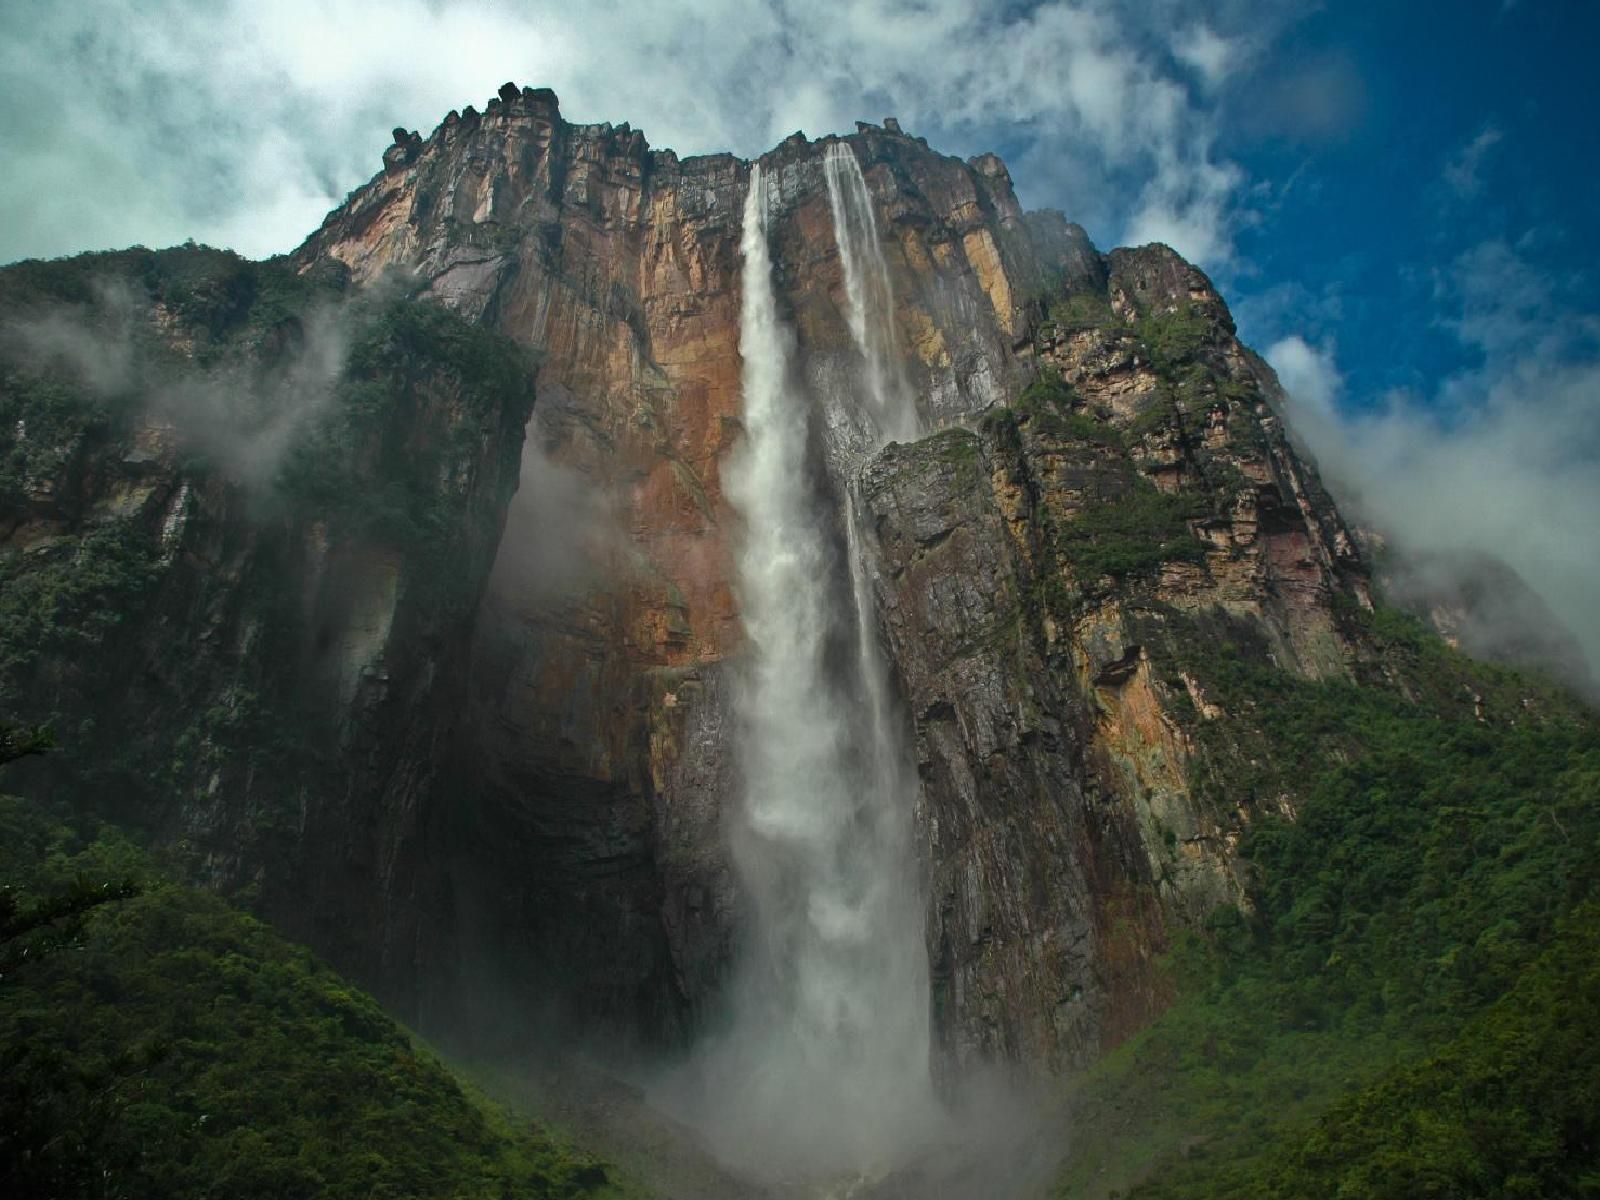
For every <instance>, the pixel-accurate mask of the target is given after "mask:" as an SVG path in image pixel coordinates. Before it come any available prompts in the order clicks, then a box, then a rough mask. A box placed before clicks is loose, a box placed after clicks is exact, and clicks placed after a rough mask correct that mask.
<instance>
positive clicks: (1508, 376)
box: [1267, 240, 1600, 673]
mask: <svg viewBox="0 0 1600 1200" xmlns="http://www.w3.org/2000/svg"><path fill="white" fill-rule="evenodd" d="M1437 293H1438V299H1439V301H1440V303H1441V304H1442V305H1443V306H1444V308H1445V310H1446V311H1447V313H1448V314H1449V315H1448V316H1446V317H1445V318H1443V320H1442V322H1441V323H1442V324H1444V325H1445V326H1446V327H1447V328H1449V329H1450V330H1451V331H1453V332H1454V334H1455V335H1456V337H1458V338H1459V339H1460V340H1461V342H1462V343H1463V345H1464V346H1466V347H1468V348H1469V349H1472V350H1475V351H1476V352H1477V354H1478V356H1479V358H1480V360H1481V365H1479V366H1477V367H1475V368H1473V369H1470V370H1467V371H1463V372H1460V373H1458V374H1456V375H1453V376H1451V377H1449V378H1447V379H1445V380H1444V381H1442V382H1441V383H1440V384H1439V386H1438V388H1437V390H1436V392H1435V393H1434V394H1431V395H1418V394H1415V393H1411V392H1395V393H1391V394H1390V395H1388V396H1387V397H1384V398H1383V400H1382V402H1381V403H1380V404H1379V405H1377V406H1376V407H1373V408H1370V409H1364V410H1354V411H1352V410H1350V409H1349V408H1348V406H1347V405H1346V404H1345V398H1344V396H1343V380H1342V377H1341V374H1340V371H1339V368H1338V364H1337V361H1336V355H1335V351H1334V348H1333V346H1332V345H1331V344H1323V345H1314V344H1312V343H1310V342H1308V341H1307V340H1306V339H1305V338H1303V337H1301V336H1298V335H1294V336H1290V337H1286V338H1284V339H1282V340H1280V341H1278V342H1277V343H1275V344H1274V345H1273V346H1272V347H1271V348H1270V349H1269V350H1268V351H1267V358H1268V361H1270V362H1271V363H1272V365H1273V366H1274V367H1275V368H1276V369H1277V371H1278V374H1279V376H1280V378H1281V379H1282V381H1283V384H1284V386H1285V388H1286V389H1287V390H1288V392H1289V394H1290V398H1291V403H1292V407H1291V411H1290V419H1291V421H1292V423H1293V426H1294V428H1295V430H1296V431H1297V432H1298V433H1299V434H1300V436H1301V437H1302V438H1303V439H1304V440H1305V441H1306V443H1307V444H1308V446H1309V448H1310V449H1311V451H1312V453H1313V454H1314V455H1315V457H1316V458H1317V460H1318V462H1319V464H1320V466H1321V467H1322V470H1323V473H1324V474H1325V475H1326V476H1327V477H1328V479H1329V482H1330V484H1331V485H1332V486H1333V488H1334V491H1335V494H1336V495H1337V496H1339V498H1340V499H1341V501H1342V502H1344V503H1345V504H1346V505H1347V506H1349V507H1351V508H1353V509H1354V510H1355V511H1356V515H1357V516H1358V517H1360V518H1361V519H1362V520H1364V521H1366V522H1368V523H1370V524H1371V525H1373V526H1375V527H1376V528H1377V529H1378V530H1379V531H1380V532H1382V533H1384V534H1385V535H1386V536H1387V537H1389V538H1390V539H1391V540H1392V542H1393V543H1394V546H1395V548H1396V549H1397V550H1398V551H1399V552H1400V553H1401V554H1402V555H1406V554H1422V553H1424V552H1426V553H1431V554H1437V553H1439V552H1455V553H1458V554H1460V555H1463V556H1471V555H1475V554H1487V555H1490V556H1492V557H1494V558H1497V559H1499V560H1501V561H1503V562H1504V563H1506V564H1507V565H1509V566H1510V567H1511V568H1512V569H1513V570H1515V571H1516V572H1517V573H1518V574H1519V575H1520V576H1521V577H1522V579H1523V580H1524V581H1525V582H1526V583H1527V584H1528V585H1529V586H1530V587H1532V588H1533V590H1534V591H1535V592H1536V593H1537V594H1538V595H1539V596H1540V597H1541V598H1542V599H1543V600H1544V602H1545V604H1546V605H1548V607H1549V608H1550V610H1551V611H1552V612H1553V613H1554V614H1555V616H1556V618H1557V619H1558V620H1559V621H1561V622H1562V623H1563V624H1564V625H1565V626H1566V627H1567V629H1568V630H1570V631H1571V633H1572V634H1573V636H1574V637H1576V639H1577V640H1578V642H1579V643H1580V644H1581V645H1582V648H1583V650H1584V652H1585V654H1586V655H1587V657H1588V660H1589V665H1590V671H1591V672H1592V673H1600V672H1597V668H1600V604H1597V603H1596V597H1600V519H1597V514H1600V315H1596V314H1592V313H1586V312H1581V311H1572V310H1571V309H1568V308H1566V307H1564V306H1563V304H1562V302H1561V300H1560V298H1559V296H1558V295H1557V293H1556V291H1555V289H1554V288H1553V286H1552V284H1551V283H1550V281H1549V280H1548V279H1546V278H1545V277H1544V276H1542V275H1541V274H1540V273H1538V272H1536V271H1535V270H1534V269H1533V268H1532V267H1531V266H1530V265H1529V264H1528V263H1527V261H1526V260H1525V259H1524V257H1523V256H1522V255H1520V254H1519V253H1518V251H1517V249H1516V248H1515V247H1513V246H1511V245H1508V244H1507V243H1505V242H1502V241H1498V240H1491V241H1487V242H1483V243H1480V244H1478V245H1477V246H1475V247H1473V248H1472V249H1470V250H1468V251H1467V252H1466V253H1464V254H1462V255H1461V256H1460V257H1458V258H1457V259H1456V260H1455V262H1454V263H1453V264H1451V266H1450V267H1449V269H1448V270H1446V271H1444V272H1442V273H1441V274H1440V277H1439V280H1438V283H1437Z"/></svg>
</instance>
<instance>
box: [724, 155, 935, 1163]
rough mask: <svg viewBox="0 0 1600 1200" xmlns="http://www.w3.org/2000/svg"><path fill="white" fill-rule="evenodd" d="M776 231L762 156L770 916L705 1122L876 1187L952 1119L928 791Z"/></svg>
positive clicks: (742, 336)
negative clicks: (894, 696) (815, 407)
mask: <svg viewBox="0 0 1600 1200" xmlns="http://www.w3.org/2000/svg"><path fill="white" fill-rule="evenodd" d="M835 151H842V157H839V156H838V155H836V153H835ZM825 169H826V173H827V180H828V191H829V197H830V200H831V201H832V202H833V208H834V214H835V227H836V230H837V234H838V242H839V249H840V254H841V257H842V259H843V265H844V272H845V278H846V281H847V293H848V295H847V298H848V301H849V305H850V312H849V321H850V327H851V332H852V335H853V337H854V340H855V342H856V345H857V347H858V348H859V349H860V351H861V355H862V359H863V371H862V374H863V375H864V388H863V392H864V394H863V395H862V396H861V397H860V398H859V400H860V402H861V403H864V404H866V405H869V406H870V407H871V413H872V421H873V424H874V426H875V427H876V428H877V429H878V430H879V439H878V441H879V444H882V442H883V441H884V440H886V439H887V437H889V436H900V437H910V436H914V435H915V430H916V414H915V407H914V404H913V403H912V397H911V392H910V389H909V387H906V386H905V383H904V378H903V375H902V374H901V372H900V368H899V364H898V363H897V362H896V361H895V360H894V354H895V350H894V338H893V331H892V326H891V325H890V324H889V320H890V316H891V313H892V310H891V309H888V308H887V307H885V306H887V305H888V304H889V303H890V302H891V300H892V297H891V296H890V293H889V286H888V272H887V269H886V268H885V266H884V263H883V256H882V253H881V251H880V250H879V248H878V242H877V230H876V226H875V223H874V221H873V216H872V208H871V205H870V203H869V201H868V197H867V194H866V189H865V185H864V183H863V182H862V178H861V172H860V169H859V168H858V167H857V166H856V163H855V159H854V157H853V156H852V155H851V154H850V151H849V149H848V148H847V147H843V146H830V147H829V150H828V157H827V159H826V162H825ZM768 217H769V206H768V190H767V179H766V178H765V176H764V174H763V172H762V169H761V166H760V164H757V165H755V166H754V167H752V169H751V177H750V190H749V193H748V196H747V198H746V201H745V206H744V217H743V220H744V225H743V231H742V235H741V251H742V254H743V259H744V263H743V300H742V305H741V310H740V324H739V349H740V354H741V357H742V358H743V364H744V365H743V372H744V374H743V391H744V422H745V429H746V436H745V440H744V442H743V444H742V446H741V448H740V449H739V451H738V452H737V454H736V455H735V456H734V457H733V458H732V459H731V460H730V462H729V465H728V469H727V471H726V473H725V475H724V481H725V486H726V489H727V496H728V499H729V501H730V502H731V503H732V505H733V507H734V508H735V509H736V510H737V511H738V512H739V514H740V515H741V517H742V518H743V520H744V523H745V533H744V540H743V543H742V546H741V550H740V554H739V559H738V564H737V576H736V582H737V587H738V595H739V602H740V608H741V612H742V614H743V618H744V623H745V628H746V631H747V633H748V636H749V653H748V661H747V664H746V671H745V675H744V678H743V681H742V687H741V692H740V696H741V714H740V715H741V719H742V726H741V740H740V745H739V751H740V764H741V768H742V772H743V780H744V795H743V808H742V814H741V816H742V819H741V820H740V821H739V822H738V823H737V825H736V828H735V831H734V834H733V853H734V860H735V864H736V866H737V868H738V871H739V873H740V878H741V882H742V883H743V885H744V887H745V890H746V893H747V895H748V896H749V897H750V899H751V901H752V905H753V913H752V918H753V919H752V922H751V929H750V930H749V938H748V942H747V943H746V944H745V945H744V946H743V947H742V948H741V956H740V961H739V963H738V966H737V978H736V980H735V985H734V990H733V997H732V999H733V1012H732V1019H731V1024H730V1028H729V1029H728V1030H727V1031H726V1032H725V1033H724V1034H723V1035H722V1036H720V1037H718V1038H716V1039H714V1040H713V1041H711V1042H710V1043H709V1044H708V1046H707V1047H706V1048H705V1049H704V1052H703V1054H702V1056H701V1062H700V1067H701V1075H700V1081H701V1095H700V1098H699V1103H698V1108H699V1109H700V1116H699V1119H698V1121H697V1123H698V1124H700V1125H701V1126H702V1128H703V1129H705V1130H706V1131H707V1134H708V1136H709V1137H710V1138H711V1139H712V1142H713V1149H714V1150H715V1151H716V1152H717V1154H718V1156H719V1157H720V1158H722V1159H723V1160H724V1161H726V1162H728V1163H730V1165H734V1166H736V1167H741V1168H744V1169H747V1170H750V1171H753V1172H756V1173H758V1174H760V1175H762V1176H763V1177H766V1178H769V1179H790V1180H793V1179H801V1178H811V1179H818V1178H826V1177H834V1178H838V1177H842V1176H856V1177H871V1176H874V1175H879V1174H881V1173H884V1172H886V1171H889V1170H892V1169H895V1168H897V1167H899V1166H902V1165H904V1163H905V1162H907V1161H909V1160H910V1159H911V1158H913V1157H914V1156H916V1155H917V1154H919V1153H922V1152H925V1150H926V1148H927V1142H928V1139H929V1138H930V1137H931V1136H933V1134H934V1130H935V1129H936V1128H937V1123H938V1112H939V1106H938V1104H937V1102H936V1100H935V1097H934V1093H933V1086H932V1081H931V1077H930V1073H929V1040H928V1039H929V1030H928V965H927V954H926V950H925V947H924V944H923V900H922V896H921V894H920V889H919V886H918V881H917V871H916V864H915V856H914V852H913V848H912V821H913V808H914V805H915V802H916V782H915V776H914V773H913V772H912V771H911V770H909V769H908V765H907V756H906V753H905V748H904V741H903V735H902V734H901V732H900V730H899V725H898V723H897V721H896V719H895V713H894V710H893V708H892V705H891V699H890V689H889V683H888V678H887V671H886V667H885V663H884V660H883V657H882V653H881V651H880V649H879V646H878V643H877V638H876V636H875V632H874V631H875V629H876V622H875V620H874V619H873V616H872V602H871V597H870V592H869V588H868V582H867V580H866V578H865V575H864V572H863V570H862V567H861V564H860V562H859V560H858V546H857V540H858V539H857V536H856V530H855V528H854V512H853V508H854V506H853V505H847V508H848V510H849V511H848V512H847V515H846V519H845V522H844V524H845V528H846V544H845V545H844V546H840V545H839V544H838V538H837V532H836V531H837V530H838V528H839V524H838V514H836V513H835V512H834V511H833V508H832V504H831V502H830V501H829V499H828V492H827V491H826V490H825V488H823V487H822V486H820V481H819V480H818V479H817V478H816V477H815V475H814V474H813V473H812V471H811V470H810V469H809V468H808V442H809V437H810V434H809V426H808V412H809V405H808V402H807V398H806V395H805V393H804V391H803V390H802V389H800V388H798V387H797V386H796V385H795V382H794V380H795V378H796V375H795V371H794V362H793V361H792V360H793V357H794V337H793V335H792V333H791V331H790V330H789V329H788V328H787V326H786V325H785V324H784V323H783V321H782V320H781V318H780V316H779V312H778V306H777V302H776V298H775V296H774V294H773V283H772V263H771V260H770V255H769V250H768V229H767V224H768ZM841 554H842V555H843V557H844V558H846V559H847V560H848V561H847V562H845V563H841V562H840V561H839V560H840V557H841ZM841 567H844V568H845V569H844V570H841ZM847 588H848V590H847ZM850 648H853V650H854V653H850V652H849V650H850ZM841 651H843V652H841Z"/></svg>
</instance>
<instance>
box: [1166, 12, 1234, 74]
mask: <svg viewBox="0 0 1600 1200" xmlns="http://www.w3.org/2000/svg"><path fill="white" fill-rule="evenodd" d="M1238 51H1239V47H1238V45H1237V43H1235V42H1234V41H1233V40H1232V39H1229V38H1224V37H1218V36H1217V35H1216V34H1215V33H1214V32H1212V30H1211V28H1210V27H1209V26H1207V25H1196V26H1194V27H1193V28H1191V29H1186V30H1184V31H1183V32H1182V33H1181V34H1179V35H1178V36H1177V37H1175V38H1174V39H1173V42H1172V53H1173V55H1174V56H1175V57H1176V58H1177V60H1178V61H1179V62H1181V63H1183V64H1184V65H1185V66H1187V67H1190V68H1191V69H1193V70H1194V72H1195V73H1196V74H1197V75H1199V76H1200V78H1201V80H1202V81H1204V82H1205V84H1206V85H1207V86H1208V87H1216V86H1217V85H1218V84H1219V83H1221V82H1222V81H1223V80H1225V79H1226V78H1227V76H1228V71H1229V68H1230V67H1232V66H1233V64H1234V61H1235V59H1236V58H1237V56H1238Z"/></svg>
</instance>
